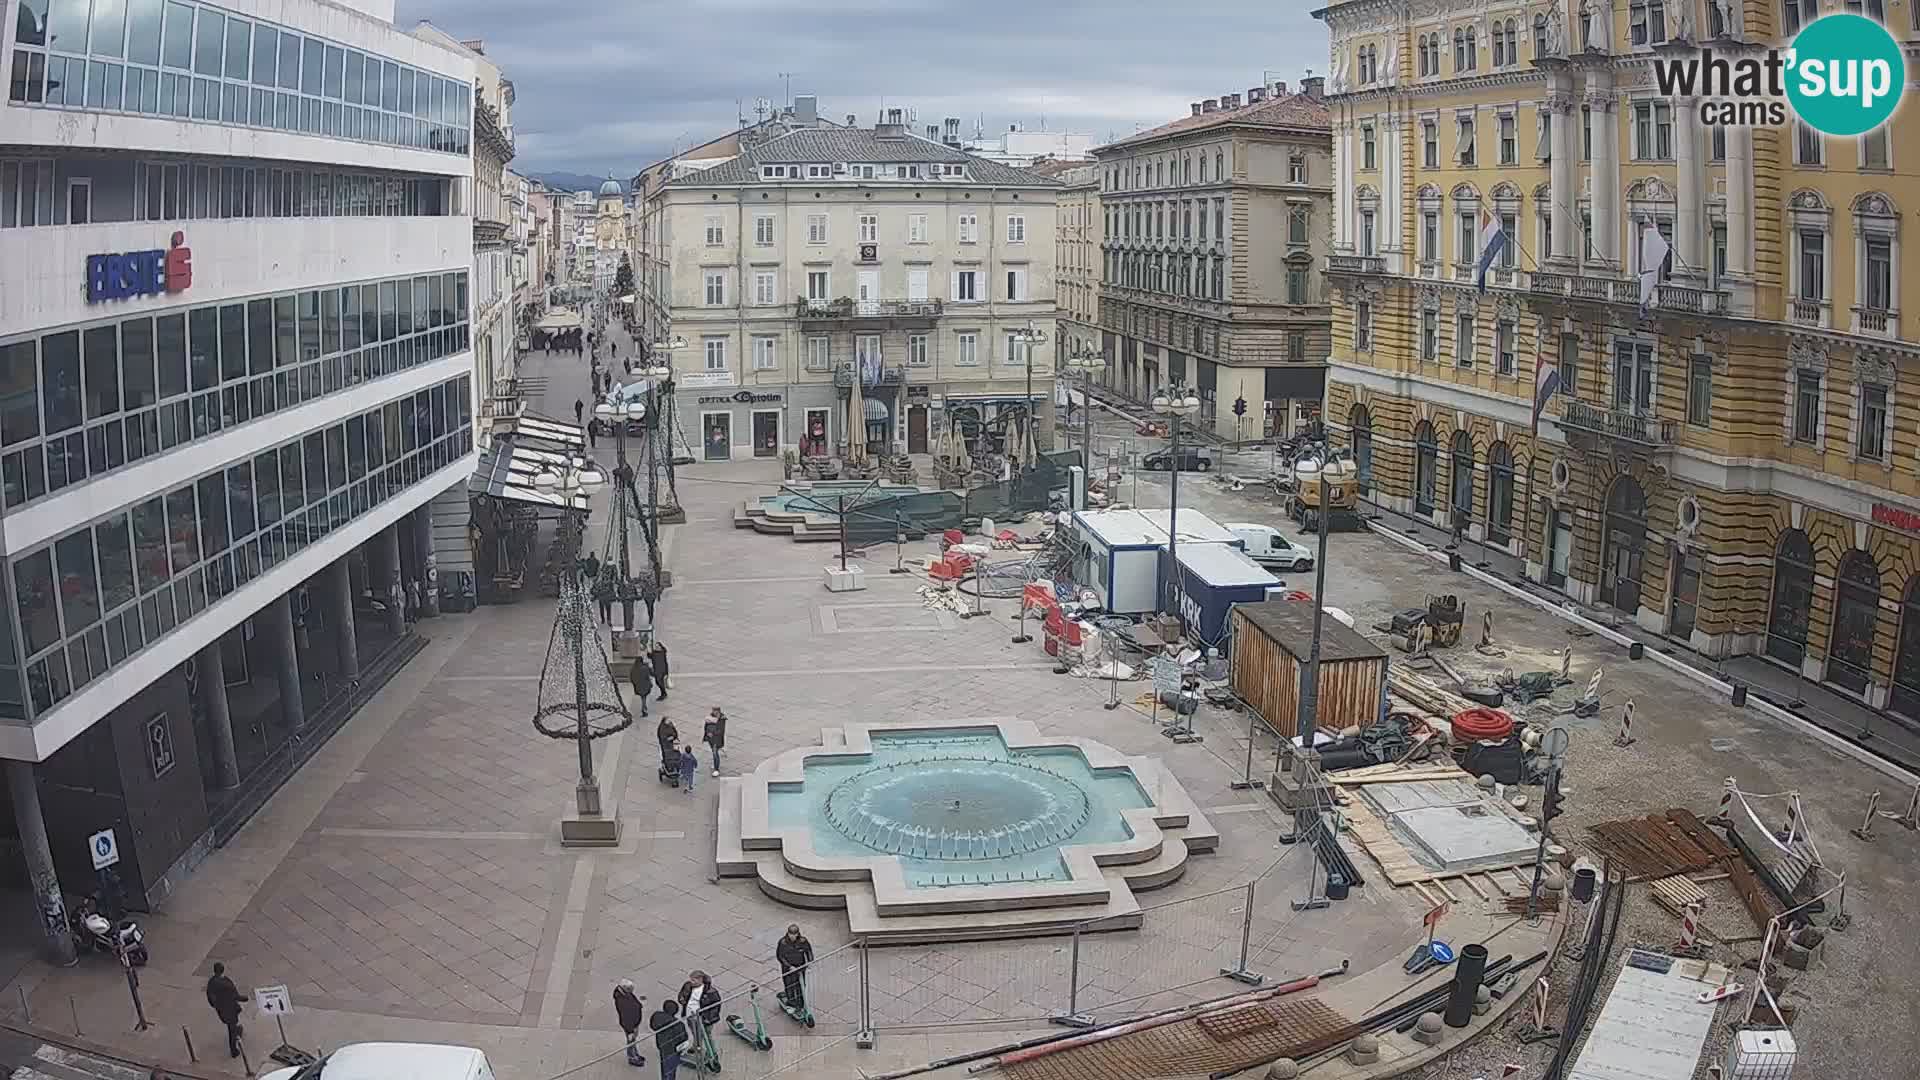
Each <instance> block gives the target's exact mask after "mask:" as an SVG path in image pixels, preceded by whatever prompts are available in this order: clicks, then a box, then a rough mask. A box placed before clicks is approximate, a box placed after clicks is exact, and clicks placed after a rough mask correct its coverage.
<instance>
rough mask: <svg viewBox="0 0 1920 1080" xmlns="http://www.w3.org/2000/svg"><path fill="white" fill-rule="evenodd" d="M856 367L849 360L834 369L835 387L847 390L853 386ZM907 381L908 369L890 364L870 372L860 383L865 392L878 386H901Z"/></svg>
mask: <svg viewBox="0 0 1920 1080" xmlns="http://www.w3.org/2000/svg"><path fill="white" fill-rule="evenodd" d="M855 366H856V365H855V363H854V362H853V361H851V360H848V361H845V362H843V363H841V364H840V365H839V366H838V367H836V368H834V369H833V385H835V386H837V387H839V388H840V389H842V390H845V389H847V388H848V387H850V386H852V385H853V372H854V368H855ZM906 381H907V369H906V368H903V367H900V366H899V365H897V364H889V365H883V366H881V367H879V368H877V369H871V370H869V372H868V377H867V378H864V379H862V380H861V381H860V388H861V389H862V390H865V389H868V388H869V387H876V386H899V385H900V384H901V383H904V382H906Z"/></svg>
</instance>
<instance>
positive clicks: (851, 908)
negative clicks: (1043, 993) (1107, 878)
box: [847, 880, 1142, 945]
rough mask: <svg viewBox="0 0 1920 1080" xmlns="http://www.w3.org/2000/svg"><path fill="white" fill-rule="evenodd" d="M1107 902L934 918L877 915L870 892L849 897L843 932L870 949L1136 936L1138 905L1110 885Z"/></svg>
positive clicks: (1119, 884) (1118, 884)
mask: <svg viewBox="0 0 1920 1080" xmlns="http://www.w3.org/2000/svg"><path fill="white" fill-rule="evenodd" d="M1111 884H1112V885H1113V888H1112V889H1110V890H1109V892H1108V895H1107V899H1106V902H1104V903H1093V904H1072V905H1067V906H1062V907H1049V908H1030V907H1023V908H1016V909H1011V910H1006V911H969V912H953V913H950V914H933V915H886V916H882V915H881V914H879V912H878V910H877V908H876V907H875V904H874V900H873V894H872V893H871V892H870V891H862V892H857V893H854V894H853V895H851V896H849V897H847V928H848V929H849V930H850V931H851V932H852V934H853V936H854V937H857V938H865V939H866V940H867V943H868V944H869V945H915V944H921V943H925V942H934V941H991V940H995V939H999V938H1024V937H1040V936H1046V935H1053V934H1071V933H1073V931H1074V928H1075V927H1077V926H1082V925H1083V924H1092V925H1090V926H1086V927H1085V928H1086V929H1089V930H1093V931H1101V932H1103V931H1107V930H1135V929H1138V928H1139V927H1140V924H1141V921H1142V917H1141V914H1140V904H1139V902H1138V901H1136V900H1135V899H1134V898H1133V893H1132V892H1131V891H1129V890H1128V889H1127V887H1126V883H1125V882H1124V881H1119V880H1114V881H1112V882H1111Z"/></svg>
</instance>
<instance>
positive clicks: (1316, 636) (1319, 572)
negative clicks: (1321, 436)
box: [1295, 442, 1332, 754]
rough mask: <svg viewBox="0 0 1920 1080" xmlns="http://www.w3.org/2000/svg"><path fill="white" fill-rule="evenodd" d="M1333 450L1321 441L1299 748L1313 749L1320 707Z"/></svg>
mask: <svg viewBox="0 0 1920 1080" xmlns="http://www.w3.org/2000/svg"><path fill="white" fill-rule="evenodd" d="M1330 452H1331V451H1330V450H1329V448H1328V447H1327V445H1326V444H1325V443H1324V442H1323V443H1321V444H1320V455H1321V456H1320V509H1319V511H1318V513H1317V514H1316V516H1315V524H1317V525H1318V526H1319V532H1320V545H1319V547H1320V550H1319V551H1318V552H1316V553H1315V555H1314V557H1313V638H1312V641H1311V644H1309V645H1308V646H1307V668H1306V670H1305V671H1303V672H1301V679H1300V711H1299V715H1298V717H1297V722H1296V724H1295V726H1296V727H1297V728H1299V730H1300V749H1301V751H1302V752H1303V753H1309V754H1310V753H1312V752H1313V743H1314V737H1315V736H1314V721H1315V718H1316V717H1317V716H1318V715H1319V710H1320V637H1321V627H1322V625H1323V624H1324V623H1325V621H1326V616H1327V598H1326V591H1327V519H1328V518H1329V517H1331V515H1330V514H1328V513H1327V466H1328V465H1330V464H1332V463H1331V462H1330V461H1329V460H1328V457H1327V456H1328V454H1329V453H1330Z"/></svg>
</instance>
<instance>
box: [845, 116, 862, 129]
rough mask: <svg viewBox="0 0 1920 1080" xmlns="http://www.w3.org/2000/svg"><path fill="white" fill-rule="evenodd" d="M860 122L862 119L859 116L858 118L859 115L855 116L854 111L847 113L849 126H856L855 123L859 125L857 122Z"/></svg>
mask: <svg viewBox="0 0 1920 1080" xmlns="http://www.w3.org/2000/svg"><path fill="white" fill-rule="evenodd" d="M859 122H860V120H859V118H858V117H856V116H854V115H853V114H852V113H848V114H847V126H848V127H853V126H855V125H857V124H858V123H859Z"/></svg>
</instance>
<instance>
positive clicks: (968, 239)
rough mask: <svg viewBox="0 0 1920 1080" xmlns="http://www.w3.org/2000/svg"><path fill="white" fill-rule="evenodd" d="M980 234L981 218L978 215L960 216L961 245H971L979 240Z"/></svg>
mask: <svg viewBox="0 0 1920 1080" xmlns="http://www.w3.org/2000/svg"><path fill="white" fill-rule="evenodd" d="M979 232H980V216H979V215H978V214H961V215H960V223H959V234H960V242H961V243H963V244H971V243H973V242H975V241H976V240H977V239H979V236H978V234H979Z"/></svg>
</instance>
